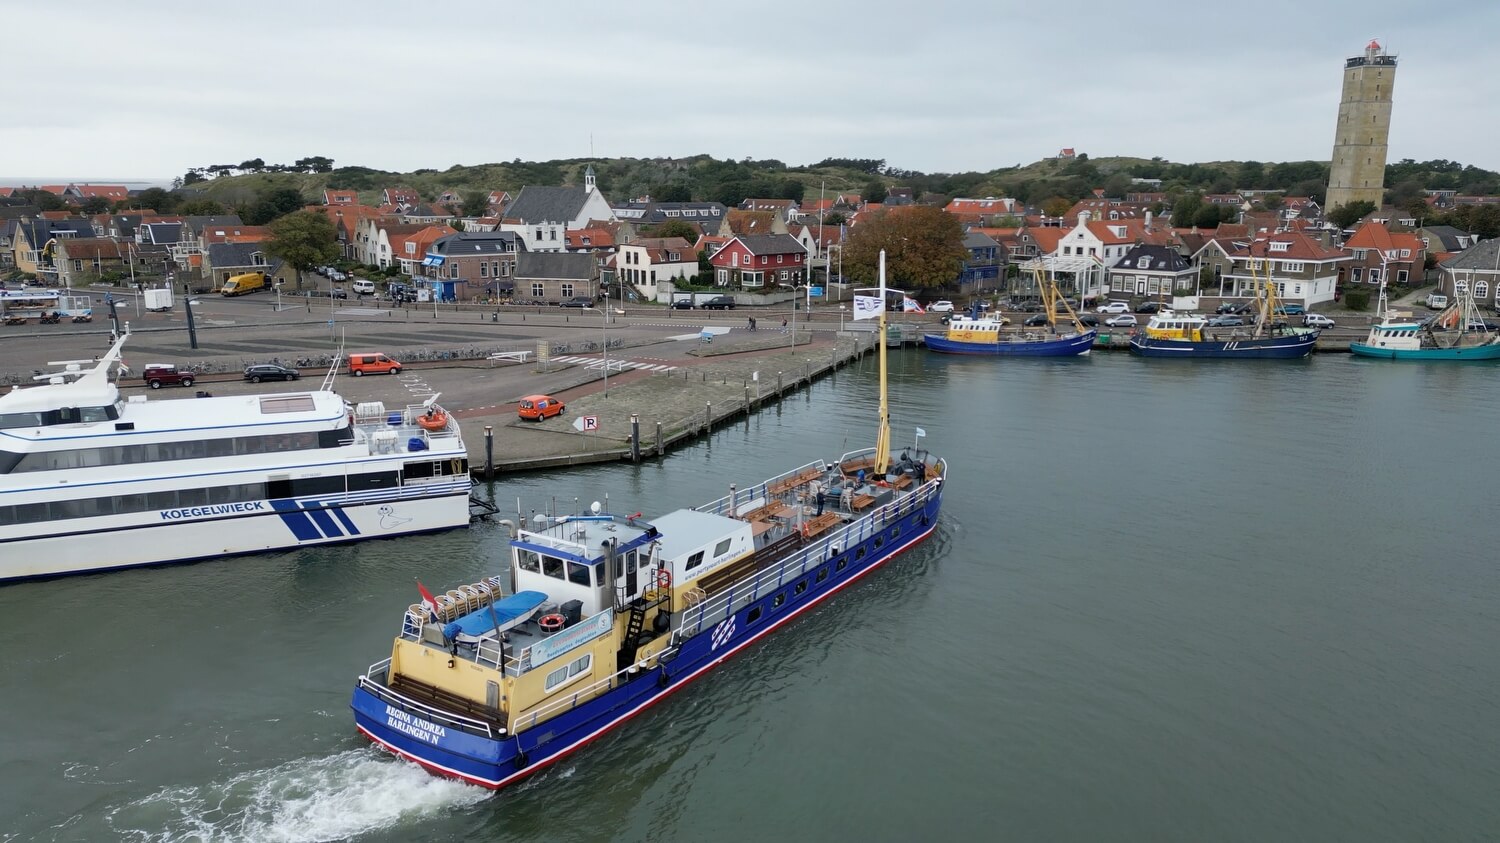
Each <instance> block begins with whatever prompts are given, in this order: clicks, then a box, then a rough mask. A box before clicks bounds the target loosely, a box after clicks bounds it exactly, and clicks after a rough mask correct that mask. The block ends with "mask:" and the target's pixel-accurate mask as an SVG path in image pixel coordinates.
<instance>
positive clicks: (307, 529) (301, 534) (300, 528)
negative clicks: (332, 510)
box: [271, 500, 323, 542]
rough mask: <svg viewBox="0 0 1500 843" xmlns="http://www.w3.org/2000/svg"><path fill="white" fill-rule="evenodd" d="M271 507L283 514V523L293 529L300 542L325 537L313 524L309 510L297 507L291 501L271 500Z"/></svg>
mask: <svg viewBox="0 0 1500 843" xmlns="http://www.w3.org/2000/svg"><path fill="white" fill-rule="evenodd" d="M271 508H272V509H274V510H276V514H277V515H280V516H281V523H283V524H285V525H286V526H287V529H289V530H291V531H292V535H294V536H296V537H297V541H299V542H310V541H315V540H317V539H321V538H323V534H322V533H319V532H318V528H316V527H314V526H313V523H312V519H311V518H308V517H307V512H306V511H304V510H301V509H298V508H297V505H296V504H295V503H293V502H291V501H286V500H280V501H271Z"/></svg>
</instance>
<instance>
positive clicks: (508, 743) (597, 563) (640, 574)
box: [351, 255, 948, 788]
mask: <svg viewBox="0 0 1500 843" xmlns="http://www.w3.org/2000/svg"><path fill="white" fill-rule="evenodd" d="M881 265H882V271H881V280H882V287H883V285H884V256H883V255H882V259H881ZM879 301H881V302H883V301H884V296H883V295H882V296H881V297H880V299H879ZM866 306H867V307H868V306H869V305H866ZM880 320H881V325H880V327H881V328H882V329H883V328H884V327H885V326H884V322H885V316H884V312H883V310H882V312H881V315H880ZM879 348H880V352H879V354H880V415H879V422H878V427H877V435H876V438H875V446H874V447H873V448H866V449H862V450H857V451H853V452H850V453H846V454H844V455H843V456H842V457H840V458H839V459H837V460H835V461H832V462H826V461H823V460H814V461H811V462H808V463H805V464H803V465H800V466H797V467H796V468H793V469H791V470H790V471H786V472H783V473H781V474H777V475H775V476H773V477H769V478H767V479H765V480H762V481H758V482H755V483H752V484H749V485H746V486H734V485H732V486H729V487H728V494H726V495H725V496H723V497H721V498H719V499H718V500H715V501H711V502H709V503H706V504H703V505H702V506H698V507H695V508H692V509H683V510H678V511H676V512H672V513H668V514H666V515H663V516H661V517H658V518H651V519H643V518H641V517H639V515H634V516H623V517H622V516H616V515H611V514H608V513H606V512H603V511H602V507H600V506H599V505H598V504H595V505H594V506H592V507H591V508H590V510H589V512H587V513H577V514H572V515H567V516H556V515H555V514H554V515H552V516H539V517H538V518H535V519H533V521H532V522H531V523H529V524H526V525H524V526H522V527H521V528H520V529H518V530H517V531H516V533H515V537H514V538H513V540H512V542H511V559H510V570H509V572H508V574H507V575H506V576H496V577H492V578H489V579H487V580H484V581H482V582H477V583H471V584H468V585H464V586H461V587H458V588H455V589H452V590H449V591H447V592H446V593H444V594H440V595H432V594H430V593H427V592H425V590H424V591H423V597H424V599H423V601H422V602H420V603H415V604H412V605H411V606H410V607H408V608H407V609H406V610H405V612H404V614H403V615H402V618H401V624H400V631H399V632H398V634H397V635H396V638H395V641H394V643H393V645H392V648H391V652H390V656H389V657H388V658H385V659H383V660H381V661H379V662H377V663H375V664H373V665H371V666H370V667H369V668H368V669H367V670H366V671H365V672H364V673H363V674H362V675H361V676H360V677H359V678H358V680H357V683H356V686H355V689H354V695H353V699H352V701H351V706H352V708H353V710H354V719H355V726H356V728H357V729H358V730H359V732H360V733H361V734H363V735H365V736H366V737H368V738H369V739H370V740H372V741H374V742H375V743H377V744H379V745H380V746H382V747H385V748H386V749H389V750H390V751H392V752H394V753H396V754H398V755H400V756H402V757H404V758H407V759H410V760H412V761H415V762H417V763H418V764H420V765H422V766H423V767H425V768H426V769H428V770H429V771H431V772H433V773H437V774H439V775H443V776H450V777H454V778H459V779H462V780H464V781H468V782H472V783H474V784H477V785H481V786H484V787H488V788H500V787H504V786H505V785H507V784H510V783H512V782H515V781H517V780H518V779H521V778H523V777H525V776H528V775H530V774H532V773H535V772H537V771H538V770H541V769H544V768H545V767H547V766H548V765H549V764H552V763H554V762H556V761H558V760H559V759H561V758H563V757H564V756H566V755H568V754H570V753H572V752H574V751H576V750H577V749H579V748H580V747H582V746H584V745H585V744H587V743H589V742H590V741H593V740H594V739H596V738H598V737H600V736H601V735H603V734H605V733H606V732H608V731H610V730H611V729H614V728H616V727H618V726H619V725H621V724H622V723H624V722H626V721H627V720H629V719H630V718H631V717H633V716H634V715H636V714H639V713H640V712H642V711H644V710H645V709H647V708H649V707H650V706H652V705H654V704H656V703H658V702H660V701H662V700H663V699H665V698H666V697H668V696H669V695H671V694H672V693H673V692H675V691H677V690H678V689H679V688H682V687H683V686H685V685H687V684H688V683H689V682H692V681H693V680H695V679H697V678H698V677H700V676H702V675H703V674H704V673H706V672H708V671H709V670H712V669H713V668H714V667H716V666H718V665H719V664H721V663H723V662H724V661H725V660H726V659H728V658H729V657H730V656H732V655H734V654H735V653H737V652H739V651H740V650H741V649H743V648H744V647H746V646H748V645H749V644H750V643H752V642H754V641H756V640H758V639H760V638H762V637H764V636H766V635H769V634H771V633H772V632H773V631H775V630H777V629H780V628H781V627H783V626H784V625H785V624H787V623H788V622H789V621H791V620H792V619H793V618H795V617H797V616H799V615H801V614H803V613H805V612H806V611H807V610H809V609H811V608H812V607H814V606H816V605H818V604H820V603H822V602H824V601H826V600H828V599H830V598H832V597H834V596H835V595H836V594H838V593H839V592H840V591H841V590H843V589H844V588H846V587H847V586H850V585H852V584H853V583H855V582H856V581H857V580H859V579H860V578H861V577H863V576H865V575H866V574H868V573H870V572H872V571H874V570H876V569H877V568H879V567H880V566H881V565H884V564H885V563H886V562H889V561H890V560H892V559H894V558H895V557H897V556H899V555H900V554H901V553H902V552H904V551H905V550H907V549H909V548H911V547H912V546H913V545H915V544H917V543H918V542H921V541H922V540H923V539H925V538H927V537H928V536H930V535H931V534H932V532H933V530H935V529H936V527H937V521H938V515H939V510H940V508H941V504H942V491H943V485H944V481H945V480H946V477H947V471H948V466H947V463H946V462H945V461H944V460H943V459H941V458H939V457H937V456H934V455H933V454H931V453H929V452H928V451H926V450H924V449H922V448H920V447H918V446H919V444H920V442H921V437H922V436H923V435H924V434H923V432H922V431H921V430H920V429H918V430H917V432H916V433H917V436H916V437H915V438H914V440H913V446H912V447H910V448H907V449H905V450H903V451H902V452H901V453H899V454H897V455H893V454H892V453H891V448H890V434H889V413H888V408H887V399H886V389H885V375H886V361H885V345H884V343H881V344H879Z"/></svg>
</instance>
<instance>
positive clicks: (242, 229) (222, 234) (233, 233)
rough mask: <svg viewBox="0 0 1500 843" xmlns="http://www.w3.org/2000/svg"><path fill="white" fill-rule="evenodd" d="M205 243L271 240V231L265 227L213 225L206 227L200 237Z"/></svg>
mask: <svg viewBox="0 0 1500 843" xmlns="http://www.w3.org/2000/svg"><path fill="white" fill-rule="evenodd" d="M199 237H200V239H202V241H203V242H204V243H251V242H257V241H260V240H269V239H270V238H271V229H270V227H269V226H264V225H212V226H204V227H203V233H202V234H200V235H199Z"/></svg>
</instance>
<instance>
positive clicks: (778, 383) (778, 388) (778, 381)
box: [776, 372, 781, 398]
mask: <svg viewBox="0 0 1500 843" xmlns="http://www.w3.org/2000/svg"><path fill="white" fill-rule="evenodd" d="M776 397H777V398H780V397H781V373H780V372H777V373H776Z"/></svg>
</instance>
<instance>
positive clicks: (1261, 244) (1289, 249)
mask: <svg viewBox="0 0 1500 843" xmlns="http://www.w3.org/2000/svg"><path fill="white" fill-rule="evenodd" d="M1273 243H1286V244H1287V246H1286V248H1285V249H1280V250H1277V249H1272V244H1273ZM1230 257H1234V258H1250V257H1255V258H1266V257H1269V258H1281V259H1286V260H1303V261H1330V260H1338V259H1339V258H1344V257H1348V253H1347V252H1345V251H1344V250H1343V249H1330V248H1328V247H1327V246H1324V245H1323V244H1322V243H1320V242H1318V241H1317V240H1314V239H1313V238H1311V237H1309V236H1307V235H1306V234H1303V233H1302V232H1300V231H1278V232H1276V233H1275V234H1265V235H1262V236H1259V237H1256V238H1255V240H1253V241H1251V242H1250V243H1249V244H1248V245H1247V246H1246V247H1245V248H1243V249H1237V250H1235V251H1233V252H1231V253H1230Z"/></svg>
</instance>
